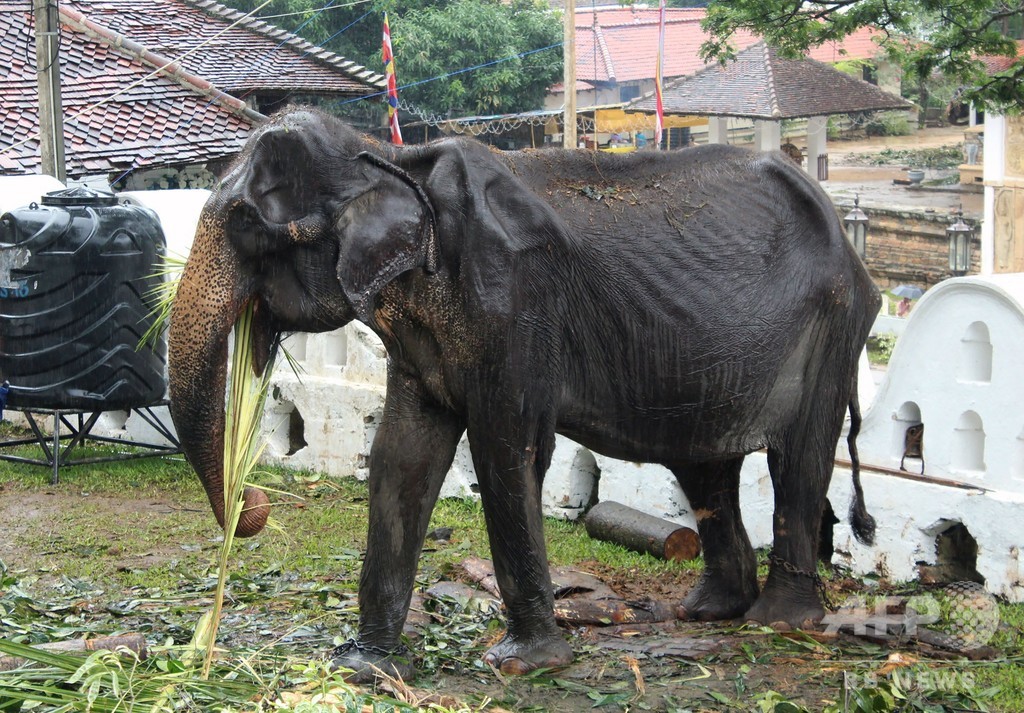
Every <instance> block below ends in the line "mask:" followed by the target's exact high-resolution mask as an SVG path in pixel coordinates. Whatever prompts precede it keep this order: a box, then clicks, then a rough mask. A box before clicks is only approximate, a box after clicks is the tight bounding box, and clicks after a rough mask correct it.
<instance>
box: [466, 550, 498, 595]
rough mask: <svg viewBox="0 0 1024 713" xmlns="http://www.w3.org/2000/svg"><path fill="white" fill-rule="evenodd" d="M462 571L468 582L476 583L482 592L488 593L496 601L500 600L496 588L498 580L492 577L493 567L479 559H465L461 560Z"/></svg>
mask: <svg viewBox="0 0 1024 713" xmlns="http://www.w3.org/2000/svg"><path fill="white" fill-rule="evenodd" d="M462 569H463V570H464V571H465V572H466V576H467V577H469V579H470V581H473V582H476V583H477V584H479V585H480V586H481V587H483V589H484V591H487V592H490V593H491V594H493V595H494V596H495V597H497V598H498V599H501V590H500V589H499V588H498V579H497V578H496V577H495V576H494V565H492V564H491V563H490V562H488V561H487V560H484V559H480V558H479V557H467V558H466V559H464V560H462Z"/></svg>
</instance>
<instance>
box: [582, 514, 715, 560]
mask: <svg viewBox="0 0 1024 713" xmlns="http://www.w3.org/2000/svg"><path fill="white" fill-rule="evenodd" d="M586 527H587V534H589V535H590V536H591V537H593V538H594V539H596V540H605V541H606V542H614V543H615V544H617V545H622V546H623V547H625V548H627V549H630V550H633V551H635V552H645V553H647V554H650V555H653V556H654V557H657V558H659V559H666V560H675V561H683V560H691V559H694V558H695V557H696V556H697V555H699V554H700V537H699V536H698V535H697V533H696V532H694V531H693V530H691V529H690V528H688V527H684V526H682V525H679V524H677V523H674V522H669V521H668V520H663V519H661V518H660V517H655V516H654V515H648V514H647V513H645V512H641V511H639V510H635V509H633V508H631V507H629V506H627V505H623V504H622V503H617V502H613V501H611V500H606V501H604V502H600V503H598V504H597V505H595V506H594V507H593V508H591V509H590V512H589V513H587V517H586Z"/></svg>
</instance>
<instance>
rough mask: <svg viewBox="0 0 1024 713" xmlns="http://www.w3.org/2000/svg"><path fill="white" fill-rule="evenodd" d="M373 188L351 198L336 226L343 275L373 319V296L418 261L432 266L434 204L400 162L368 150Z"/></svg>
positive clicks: (359, 310)
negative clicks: (401, 166)
mask: <svg viewBox="0 0 1024 713" xmlns="http://www.w3.org/2000/svg"><path fill="white" fill-rule="evenodd" d="M360 158H362V159H365V160H366V162H367V163H368V164H369V165H370V166H372V167H371V168H367V175H368V176H370V183H369V186H368V189H367V190H366V191H365V192H363V193H362V194H360V195H359V196H357V197H356V198H354V199H352V200H351V201H349V202H348V203H347V204H346V205H345V208H344V210H343V211H342V212H341V215H340V216H338V218H337V222H336V224H335V227H336V229H337V233H338V235H339V242H340V245H339V248H340V249H339V253H338V281H339V282H340V283H341V287H342V289H343V290H344V292H345V296H346V297H347V298H348V300H349V302H350V303H351V304H352V306H353V308H354V309H355V311H356V315H357V316H358V317H359V319H361V320H363V321H364V322H365V321H368V320H369V319H370V316H371V315H370V311H371V307H372V302H373V298H374V297H375V296H376V295H377V294H378V293H379V292H380V291H381V289H383V288H384V286H385V285H387V284H388V283H389V282H391V281H392V280H394V279H395V278H396V277H398V276H399V275H401V274H402V273H404V272H407V271H409V270H412V269H414V268H417V267H424V268H426V269H427V270H428V271H431V272H432V271H433V267H434V266H433V263H434V259H435V258H434V249H435V248H434V245H433V210H432V208H431V205H430V202H429V200H427V198H426V194H425V193H423V191H422V189H421V188H420V187H419V185H418V184H416V182H415V181H414V180H413V179H412V178H411V177H409V176H408V174H406V173H405V172H404V171H402V170H401V169H400V168H398V167H397V166H393V165H391V164H388V163H386V162H385V161H383V160H382V159H379V158H377V157H371V156H370V155H369V154H362V155H360Z"/></svg>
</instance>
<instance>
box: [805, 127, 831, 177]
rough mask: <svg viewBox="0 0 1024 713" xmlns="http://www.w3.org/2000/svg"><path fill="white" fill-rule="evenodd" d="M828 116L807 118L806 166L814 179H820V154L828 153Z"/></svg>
mask: <svg viewBox="0 0 1024 713" xmlns="http://www.w3.org/2000/svg"><path fill="white" fill-rule="evenodd" d="M827 142H828V117H827V116H812V117H810V118H808V119H807V164H806V165H805V166H804V168H805V169H806V171H807V174H808V175H809V176H810V177H811V178H813V179H814V180H818V156H823V155H824V154H825V153H827V150H826V144H827Z"/></svg>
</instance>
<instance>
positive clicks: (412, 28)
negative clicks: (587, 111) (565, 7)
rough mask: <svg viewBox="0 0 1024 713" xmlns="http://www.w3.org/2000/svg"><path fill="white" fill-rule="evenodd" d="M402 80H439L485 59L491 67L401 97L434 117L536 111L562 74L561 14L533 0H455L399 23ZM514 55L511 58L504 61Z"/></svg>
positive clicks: (408, 15) (399, 19) (396, 29)
mask: <svg viewBox="0 0 1024 713" xmlns="http://www.w3.org/2000/svg"><path fill="white" fill-rule="evenodd" d="M393 24H394V27H393V33H394V41H395V56H396V63H397V71H398V73H399V81H400V83H401V84H409V83H415V82H418V81H424V80H430V79H432V78H434V77H442V76H443V75H445V74H448V73H450V72H453V71H458V70H460V69H464V68H469V67H475V66H477V65H479V64H484V63H487V62H496V61H498V60H505V61H502V62H500V63H498V64H493V65H491V66H488V67H481V68H479V69H475V70H473V71H470V72H465V73H462V74H458V75H455V76H450V77H447V78H445V79H440V80H437V81H430V82H429V83H426V84H422V85H419V86H413V87H409V88H407V89H406V90H405V91H404V96H405V98H406V99H408V100H409V101H410V102H412V104H414V105H415V106H417V107H419V108H421V109H422V110H425V111H429V112H431V113H435V114H441V115H447V116H464V115H471V114H500V113H511V112H515V111H523V110H530V109H537V108H539V107H541V106H542V105H543V103H544V95H545V94H546V92H547V88H548V87H549V86H551V85H552V84H554V83H555V82H556V81H557V80H558V79H559V78H560V77H561V74H562V62H561V51H560V49H559V48H557V47H556V48H553V49H549V50H546V51H543V52H537V53H534V54H530V55H527V56H523V57H517V56H516V55H519V54H520V53H522V52H524V51H525V52H528V51H530V50H536V49H541V48H543V47H551V46H552V45H558V43H559V42H560V41H561V26H560V23H559V22H558V21H557V18H556V17H555V16H554V15H553V14H551V13H550V12H548V11H547V10H545V9H544V8H542V7H541V6H539V5H538V4H536V3H535V2H534V1H533V0H513V2H510V3H508V4H505V3H502V2H499V0H455V1H454V2H452V3H450V4H448V5H445V6H430V7H425V8H423V9H421V10H417V11H414V12H407V13H405V14H403V15H402V16H400V17H396V18H395V20H394V23H393ZM510 57H514V59H506V58H510Z"/></svg>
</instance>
